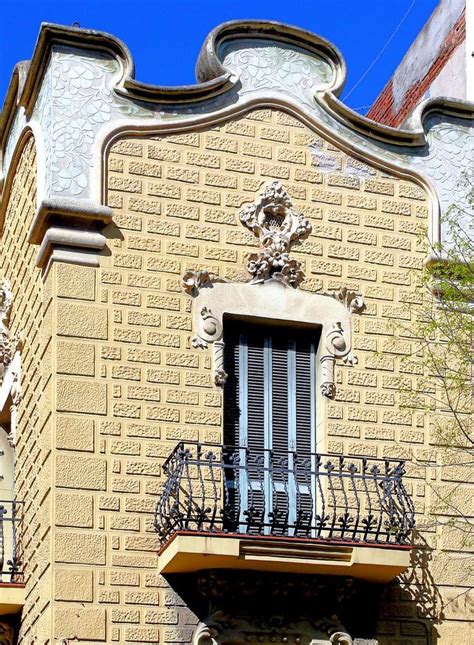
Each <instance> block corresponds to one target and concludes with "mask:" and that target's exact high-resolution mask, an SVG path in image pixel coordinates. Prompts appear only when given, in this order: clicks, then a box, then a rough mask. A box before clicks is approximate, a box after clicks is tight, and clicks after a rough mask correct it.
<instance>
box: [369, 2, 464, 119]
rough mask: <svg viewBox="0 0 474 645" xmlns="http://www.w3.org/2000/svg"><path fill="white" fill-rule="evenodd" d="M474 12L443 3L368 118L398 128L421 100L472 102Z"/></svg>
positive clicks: (458, 3)
mask: <svg viewBox="0 0 474 645" xmlns="http://www.w3.org/2000/svg"><path fill="white" fill-rule="evenodd" d="M469 4H470V3H469V2H468V3H467V5H469ZM471 12H472V9H469V7H468V6H466V2H465V0H441V2H440V3H439V5H438V7H437V8H436V9H435V11H434V12H433V14H432V16H431V17H430V19H429V21H428V22H427V23H426V25H425V26H424V27H423V29H422V31H421V32H420V33H419V35H418V36H417V38H416V40H415V41H414V43H413V44H412V45H411V47H410V49H409V50H408V51H407V53H406V54H405V56H404V57H403V59H402V61H401V63H400V64H399V65H398V67H397V69H396V70H395V72H394V74H393V76H392V78H391V79H390V80H389V82H388V83H387V85H386V86H385V87H384V89H383V90H382V92H381V93H380V95H379V96H378V97H377V99H376V100H375V102H374V104H373V105H372V107H371V108H370V110H369V111H368V113H367V116H368V117H369V118H371V119H374V120H375V121H379V122H380V123H385V124H387V125H391V126H394V127H396V126H399V125H401V124H402V123H403V122H404V121H405V120H406V119H407V118H408V117H409V116H410V114H411V113H412V112H413V110H414V109H415V108H416V106H417V105H419V103H420V102H421V101H422V100H423V99H428V98H436V97H439V96H449V97H454V98H457V99H464V100H468V101H474V87H473V85H472V76H473V75H474V57H473V47H472V32H474V20H473V16H472V15H471ZM468 34H469V36H468Z"/></svg>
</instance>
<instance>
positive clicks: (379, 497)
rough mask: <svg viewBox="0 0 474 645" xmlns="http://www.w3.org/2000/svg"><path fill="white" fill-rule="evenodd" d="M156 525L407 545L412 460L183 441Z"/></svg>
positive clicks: (169, 464) (171, 463)
mask: <svg viewBox="0 0 474 645" xmlns="http://www.w3.org/2000/svg"><path fill="white" fill-rule="evenodd" d="M163 469H164V473H165V476H166V481H165V484H164V488H163V494H162V496H161V498H160V500H159V502H158V504H157V508H156V515H155V527H156V530H157V531H158V533H159V534H160V536H161V539H162V541H163V542H166V541H167V540H168V539H169V538H170V537H171V535H172V534H173V533H175V532H176V531H203V532H217V531H219V532H227V533H244V534H250V535H259V534H261V535H274V536H287V537H302V538H308V539H311V538H320V539H332V540H344V541H362V542H378V543H389V544H406V543H407V542H408V540H409V536H410V532H411V529H412V527H413V526H414V508H413V504H412V501H411V499H410V496H409V495H408V492H407V490H406V488H405V486H404V483H403V476H404V474H405V462H403V461H398V460H392V459H374V458H369V457H363V456H354V457H352V456H351V457H345V456H342V455H334V454H319V453H318V454H317V453H314V454H313V453H312V454H305V455H299V454H298V452H296V451H294V452H291V451H290V452H287V453H283V452H281V451H278V452H277V451H274V450H260V451H252V450H249V449H248V448H246V447H242V446H221V445H203V444H200V443H193V442H186V443H184V442H180V443H179V444H178V445H177V446H176V448H175V449H174V450H173V452H172V453H171V455H170V456H169V457H168V459H167V460H166V461H165V464H164V466H163Z"/></svg>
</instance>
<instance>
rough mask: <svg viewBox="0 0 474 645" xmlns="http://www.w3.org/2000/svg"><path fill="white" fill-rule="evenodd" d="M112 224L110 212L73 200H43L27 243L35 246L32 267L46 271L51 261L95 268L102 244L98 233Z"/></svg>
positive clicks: (102, 240)
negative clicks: (34, 260) (36, 252)
mask: <svg viewBox="0 0 474 645" xmlns="http://www.w3.org/2000/svg"><path fill="white" fill-rule="evenodd" d="M111 221H112V209H111V208H109V207H108V206H100V205H97V204H94V203H92V202H87V201H85V200H77V199H73V198H61V199H59V198H58V199H49V200H44V201H43V202H42V203H41V205H40V207H39V209H38V211H37V213H36V216H35V218H34V220H33V222H32V225H31V228H30V231H29V234H28V242H30V243H31V244H38V245H39V251H38V254H37V256H36V265H37V266H39V267H40V268H42V269H44V270H46V271H47V270H48V268H49V266H50V264H51V263H52V262H54V261H57V262H68V263H72V264H82V265H86V266H98V265H99V260H98V256H97V254H98V253H99V252H100V251H102V249H103V248H104V247H105V244H106V241H107V240H106V237H105V235H103V234H102V233H101V229H102V228H104V226H106V225H107V224H109V223H110V222H111Z"/></svg>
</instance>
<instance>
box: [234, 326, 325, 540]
mask: <svg viewBox="0 0 474 645" xmlns="http://www.w3.org/2000/svg"><path fill="white" fill-rule="evenodd" d="M224 334H225V337H224V340H225V347H226V352H225V369H226V371H227V373H228V375H229V377H228V380H227V383H226V386H225V395H224V441H225V443H227V444H230V445H236V446H237V445H238V446H240V449H239V450H238V453H239V457H238V462H239V465H240V466H241V467H240V468H238V469H234V471H233V472H231V471H232V469H229V472H230V473H231V474H230V475H229V478H228V479H229V481H230V480H232V481H231V482H230V485H229V486H228V489H229V490H230V491H231V493H229V495H228V496H229V499H231V498H232V497H233V499H234V501H233V504H234V513H233V517H234V525H236V523H237V524H238V525H239V530H248V531H249V532H251V533H255V532H263V531H264V530H265V532H267V533H268V532H271V533H272V534H276V535H283V534H290V535H295V534H299V533H301V532H305V530H307V527H308V525H309V523H310V521H311V518H312V515H313V512H314V509H313V499H314V494H312V493H313V484H312V482H311V478H310V473H309V470H310V467H311V459H312V457H311V453H312V452H314V443H315V436H314V435H315V411H314V396H315V382H314V374H315V364H314V362H315V347H316V344H317V335H316V333H315V331H314V330H311V331H309V332H307V331H303V330H295V329H293V330H292V329H291V328H283V327H279V328H276V327H275V328H269V327H264V326H262V325H250V324H247V323H243V322H238V321H229V322H227V323H226V325H225V329H224ZM315 340H316V342H315ZM237 479H238V481H237ZM245 511H247V513H246V514H245ZM237 517H238V521H237V519H236V518H237ZM264 527H265V528H264ZM288 527H290V528H288ZM305 527H306V528H305Z"/></svg>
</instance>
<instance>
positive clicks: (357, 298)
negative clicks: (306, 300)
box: [325, 287, 366, 314]
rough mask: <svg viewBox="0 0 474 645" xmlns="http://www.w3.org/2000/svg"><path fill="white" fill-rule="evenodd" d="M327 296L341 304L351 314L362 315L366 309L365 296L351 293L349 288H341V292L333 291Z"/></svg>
mask: <svg viewBox="0 0 474 645" xmlns="http://www.w3.org/2000/svg"><path fill="white" fill-rule="evenodd" d="M325 295H327V296H330V297H331V298H335V299H336V300H337V301H338V302H341V303H342V304H343V305H344V306H345V308H346V309H347V311H348V312H349V313H350V314H361V313H362V312H363V311H364V310H365V309H366V306H365V302H364V296H363V295H362V294H361V293H356V292H355V291H349V289H348V288H347V287H339V291H333V292H331V293H326V294H325Z"/></svg>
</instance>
